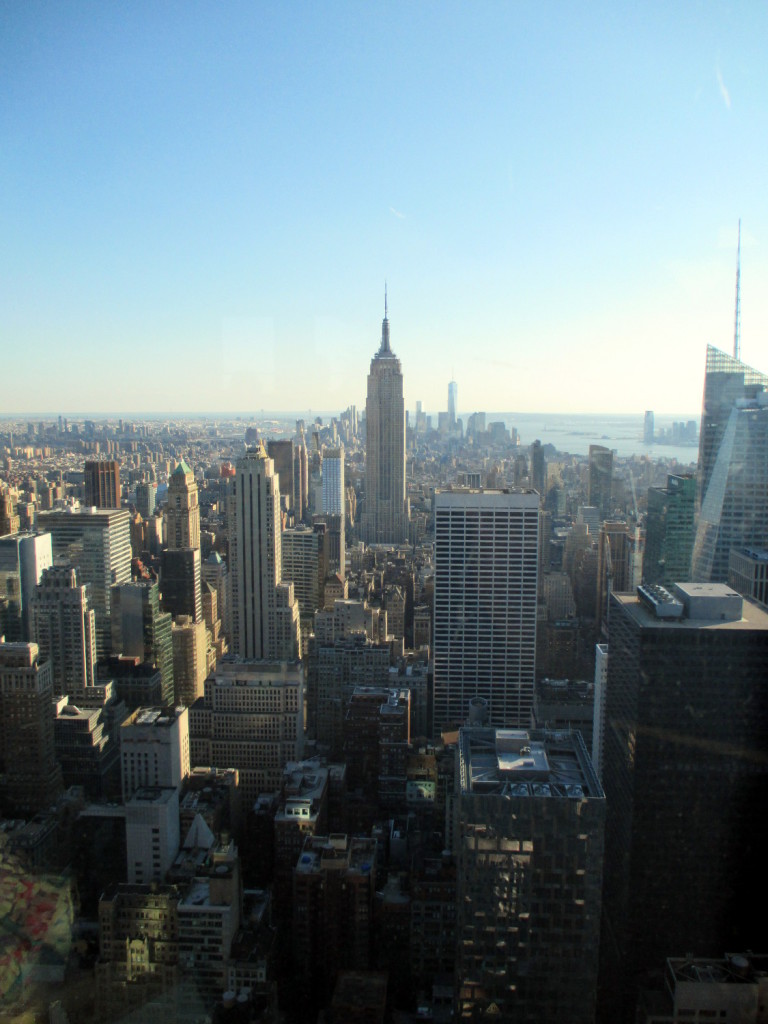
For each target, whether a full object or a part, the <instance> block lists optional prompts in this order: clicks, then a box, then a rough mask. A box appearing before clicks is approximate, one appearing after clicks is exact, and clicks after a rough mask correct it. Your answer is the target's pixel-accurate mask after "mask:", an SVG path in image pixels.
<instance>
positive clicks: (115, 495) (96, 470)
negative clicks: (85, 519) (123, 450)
mask: <svg viewBox="0 0 768 1024" xmlns="http://www.w3.org/2000/svg"><path fill="white" fill-rule="evenodd" d="M120 497H121V494H120V463H119V462H117V461H116V460H115V459H98V460H95V459H94V460H89V461H87V462H86V464H85V504H86V505H88V506H89V507H90V508H120Z"/></svg>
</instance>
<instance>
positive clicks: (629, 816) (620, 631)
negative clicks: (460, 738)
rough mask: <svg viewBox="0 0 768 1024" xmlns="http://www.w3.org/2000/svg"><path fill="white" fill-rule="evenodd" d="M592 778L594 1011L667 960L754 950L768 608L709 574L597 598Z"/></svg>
mask: <svg viewBox="0 0 768 1024" xmlns="http://www.w3.org/2000/svg"><path fill="white" fill-rule="evenodd" d="M608 646H609V649H610V658H609V665H608V685H607V695H606V720H605V721H606V725H605V756H604V770H603V785H604V787H605V795H606V800H607V820H606V845H605V875H606V882H605V892H604V910H605V913H604V927H603V934H602V942H601V956H602V958H603V965H602V967H603V982H604V988H605V997H606V1000H607V1001H606V1003H605V1004H604V1005H605V1007H606V1008H607V1009H608V1011H609V1013H608V1016H606V1017H604V1018H603V1019H605V1020H608V1019H610V1020H612V1021H617V1020H620V1019H621V1014H620V1012H619V1010H618V1008H617V1006H616V1004H615V1003H614V1002H613V1001H612V1000H611V999H610V996H611V995H613V996H614V997H615V999H620V998H621V997H622V996H623V998H624V1000H625V1009H626V1010H627V1011H629V1010H631V1003H632V1000H633V996H634V993H635V991H636V989H637V986H638V985H639V984H641V983H642V980H643V978H644V977H645V976H646V975H647V973H648V972H649V971H656V970H658V971H660V970H662V969H663V967H664V963H665V960H666V958H667V957H669V956H676V955H686V954H694V955H696V956H719V955H722V952H723V951H724V950H743V949H748V948H753V949H759V948H761V946H760V944H761V942H762V941H763V939H764V935H763V932H764V927H763V915H762V914H761V913H759V912H757V911H756V904H755V899H756V898H758V899H759V896H758V895H757V890H756V889H755V886H756V885H757V886H758V887H759V882H758V880H759V878H760V877H761V876H762V873H763V867H764V863H763V862H764V852H763V848H762V843H761V842H760V840H759V838H758V837H759V836H760V834H761V830H762V821H763V818H764V815H765V807H766V800H768V758H766V756H765V751H766V749H768V675H766V665H768V613H766V611H765V610H764V609H761V608H760V607H758V606H757V605H756V604H753V603H752V602H749V601H742V598H741V597H740V596H739V595H738V594H736V593H735V592H734V591H733V590H731V589H730V588H729V587H727V586H725V585H723V584H696V583H679V584H675V585H673V586H672V588H671V589H670V590H666V589H664V588H661V587H658V586H656V587H654V586H649V587H641V588H639V589H638V593H637V596H635V595H630V594H614V595H613V596H612V597H611V615H610V627H609V641H608Z"/></svg>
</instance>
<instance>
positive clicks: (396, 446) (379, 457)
mask: <svg viewBox="0 0 768 1024" xmlns="http://www.w3.org/2000/svg"><path fill="white" fill-rule="evenodd" d="M365 423H366V428H365V429H366V442H365V512H364V513H363V517H362V525H361V530H362V537H363V540H364V541H365V542H366V543H367V544H400V543H402V542H403V541H405V540H407V539H408V506H407V504H406V498H405V404H404V401H403V371H402V369H401V367H400V360H399V359H398V358H397V356H396V355H395V353H394V352H393V351H392V349H391V348H390V347H389V320H388V318H387V308H386V300H385V303H384V321H383V323H382V325H381V345H380V346H379V351H378V352H377V353H376V355H375V356H374V357H373V359H372V360H371V369H370V373H369V374H368V396H367V399H366V403H365Z"/></svg>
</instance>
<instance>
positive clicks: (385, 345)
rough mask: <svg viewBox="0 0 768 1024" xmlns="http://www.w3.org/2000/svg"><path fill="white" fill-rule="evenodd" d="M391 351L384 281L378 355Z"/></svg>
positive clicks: (385, 283) (385, 284)
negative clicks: (382, 313) (382, 314)
mask: <svg viewBox="0 0 768 1024" xmlns="http://www.w3.org/2000/svg"><path fill="white" fill-rule="evenodd" d="M391 351H392V349H391V348H390V347H389V320H388V318H387V282H386V281H385V282H384V319H383V320H382V323H381V347H380V348H379V355H382V354H385V355H386V354H388V353H390V352H391Z"/></svg>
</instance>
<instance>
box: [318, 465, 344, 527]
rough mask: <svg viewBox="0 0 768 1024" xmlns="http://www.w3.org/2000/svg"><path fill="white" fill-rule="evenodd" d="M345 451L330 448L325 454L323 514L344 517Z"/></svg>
mask: <svg viewBox="0 0 768 1024" xmlns="http://www.w3.org/2000/svg"><path fill="white" fill-rule="evenodd" d="M344 499H345V490H344V449H343V448H328V449H327V450H326V451H325V453H324V454H323V513H324V514H326V515H333V516H343V515H344Z"/></svg>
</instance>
